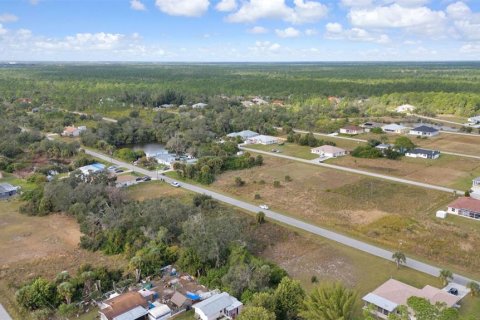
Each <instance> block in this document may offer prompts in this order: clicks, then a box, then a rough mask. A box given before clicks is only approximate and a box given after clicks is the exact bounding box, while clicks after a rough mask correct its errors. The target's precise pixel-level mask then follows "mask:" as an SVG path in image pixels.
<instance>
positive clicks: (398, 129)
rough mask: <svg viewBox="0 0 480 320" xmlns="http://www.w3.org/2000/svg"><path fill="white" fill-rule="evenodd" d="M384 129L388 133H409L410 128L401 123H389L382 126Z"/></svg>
mask: <svg viewBox="0 0 480 320" xmlns="http://www.w3.org/2000/svg"><path fill="white" fill-rule="evenodd" d="M382 130H383V131H384V132H387V133H399V134H402V133H407V132H408V131H409V130H410V129H409V128H407V127H404V126H402V125H399V124H395V123H392V124H387V125H384V126H383V127H382Z"/></svg>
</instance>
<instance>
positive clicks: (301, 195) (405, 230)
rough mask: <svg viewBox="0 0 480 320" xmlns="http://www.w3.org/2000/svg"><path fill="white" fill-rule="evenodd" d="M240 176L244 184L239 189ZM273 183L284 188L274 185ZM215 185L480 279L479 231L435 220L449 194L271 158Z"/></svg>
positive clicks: (243, 197) (448, 199)
mask: <svg viewBox="0 0 480 320" xmlns="http://www.w3.org/2000/svg"><path fill="white" fill-rule="evenodd" d="M286 174H288V175H289V176H290V178H291V179H292V181H291V182H285V175H286ZM237 176H239V177H241V178H242V179H243V180H244V181H245V182H246V185H245V186H243V187H236V186H235V183H234V180H235V177H237ZM275 180H277V181H280V182H281V187H279V188H275V187H274V186H273V182H274V181H275ZM213 187H214V188H215V189H218V190H220V191H222V192H225V193H229V194H232V195H234V196H236V197H238V198H241V199H244V200H247V201H252V202H256V203H257V204H262V203H266V204H268V205H270V206H271V207H272V209H274V210H277V211H280V212H284V213H287V214H289V215H292V216H295V217H297V218H300V219H303V220H305V221H309V222H313V223H315V224H318V225H322V226H326V227H328V228H333V229H336V230H339V231H341V232H345V233H349V234H352V235H354V236H356V237H359V238H363V239H365V240H368V241H370V242H373V243H376V244H380V245H384V246H388V247H390V248H397V247H398V246H399V244H400V241H401V243H402V248H403V250H405V251H406V252H408V253H409V254H411V255H414V256H419V257H424V258H428V259H429V260H431V261H436V262H438V263H441V264H442V265H449V266H450V267H452V268H454V269H456V270H459V271H463V272H467V273H470V274H473V275H475V276H477V277H478V276H479V275H480V272H479V271H478V270H479V268H478V267H479V266H480V256H478V255H476V254H474V252H475V248H474V246H471V245H469V243H475V242H476V241H479V240H480V234H479V232H478V230H477V229H476V228H474V227H472V228H465V226H461V225H457V224H455V223H454V222H450V221H439V220H437V219H436V218H434V212H435V211H436V210H437V209H439V208H443V207H444V206H445V205H446V204H447V203H448V202H449V201H451V200H452V198H453V197H452V195H450V194H447V193H442V192H437V191H433V190H425V189H422V188H417V187H412V186H406V185H402V184H395V183H390V182H387V181H383V180H378V179H371V178H365V177H362V176H359V175H353V174H346V173H342V172H338V171H334V170H328V169H324V168H318V167H315V166H311V165H306V164H302V163H297V162H294V161H288V160H284V159H278V158H273V157H268V156H265V165H264V166H263V167H257V168H252V169H248V170H242V171H236V172H228V173H225V174H223V175H221V176H220V177H219V179H218V180H217V181H216V182H215V183H214V184H213ZM256 194H258V195H259V196H260V199H257V200H254V198H255V195H256ZM472 223H473V222H472ZM474 223H476V222H474Z"/></svg>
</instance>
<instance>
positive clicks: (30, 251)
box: [0, 200, 126, 319]
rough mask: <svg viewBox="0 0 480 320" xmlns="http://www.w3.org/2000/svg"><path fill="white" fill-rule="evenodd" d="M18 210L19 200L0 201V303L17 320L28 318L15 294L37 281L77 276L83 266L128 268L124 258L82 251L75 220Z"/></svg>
mask: <svg viewBox="0 0 480 320" xmlns="http://www.w3.org/2000/svg"><path fill="white" fill-rule="evenodd" d="M19 206H20V202H19V201H16V200H14V201H0V252H1V253H2V254H1V255H0V302H1V303H2V304H3V305H4V307H5V308H6V309H7V310H8V312H9V313H10V315H11V316H12V317H13V318H14V319H28V318H29V317H28V315H25V314H24V312H22V311H21V310H19V309H18V307H17V306H16V304H15V301H14V299H15V291H16V289H17V288H18V287H19V286H20V285H22V284H23V283H25V282H28V281H29V280H31V279H33V278H35V277H38V276H44V277H47V278H50V279H52V278H54V277H55V275H56V274H57V273H59V272H61V271H63V270H68V271H70V272H72V273H74V272H76V270H77V268H78V267H79V266H80V265H81V264H84V263H90V264H92V265H105V266H109V267H112V268H120V267H123V266H124V265H125V263H126V261H124V259H123V258H121V257H118V256H104V255H102V254H101V253H93V252H89V251H86V250H83V249H80V248H79V247H78V242H79V239H80V231H79V227H78V224H77V223H76V221H75V220H74V219H73V218H71V217H67V216H62V215H50V216H46V217H29V216H25V215H22V214H20V213H19V212H18V209H19ZM87 319H88V318H87ZM92 319H93V318H92Z"/></svg>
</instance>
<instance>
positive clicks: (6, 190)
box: [0, 183, 20, 199]
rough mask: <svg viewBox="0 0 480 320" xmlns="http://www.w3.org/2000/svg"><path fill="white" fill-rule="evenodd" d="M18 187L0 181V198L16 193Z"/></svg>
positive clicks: (6, 197)
mask: <svg viewBox="0 0 480 320" xmlns="http://www.w3.org/2000/svg"><path fill="white" fill-rule="evenodd" d="M18 190H20V187H15V186H12V185H11V184H10V183H0V199H8V198H10V197H13V196H14V195H16V194H17V193H18Z"/></svg>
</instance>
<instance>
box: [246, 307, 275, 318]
mask: <svg viewBox="0 0 480 320" xmlns="http://www.w3.org/2000/svg"><path fill="white" fill-rule="evenodd" d="M237 319H238V320H275V313H273V312H272V311H269V310H267V309H265V308H262V307H254V306H246V307H245V308H244V309H243V310H242V312H241V313H240V315H239V316H238V317H237Z"/></svg>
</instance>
